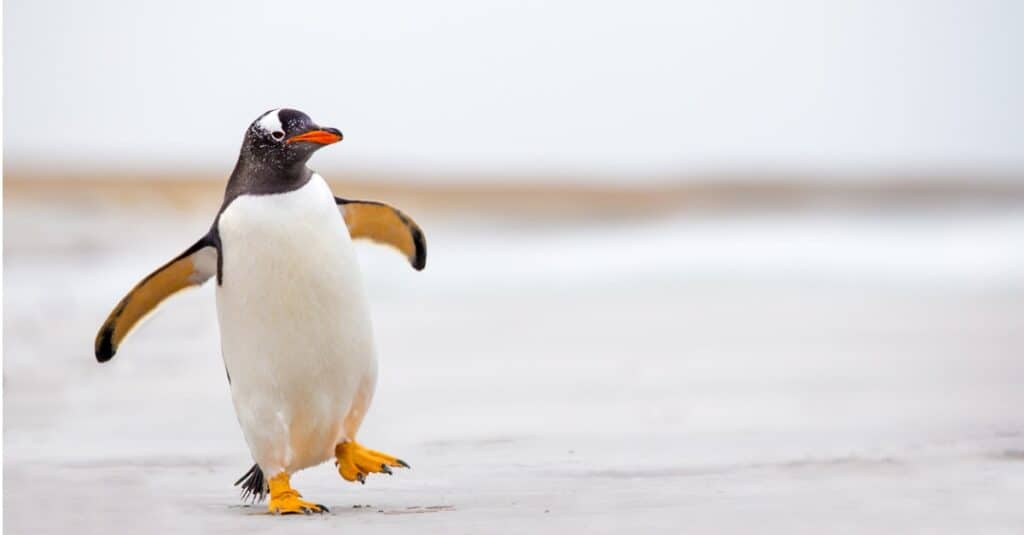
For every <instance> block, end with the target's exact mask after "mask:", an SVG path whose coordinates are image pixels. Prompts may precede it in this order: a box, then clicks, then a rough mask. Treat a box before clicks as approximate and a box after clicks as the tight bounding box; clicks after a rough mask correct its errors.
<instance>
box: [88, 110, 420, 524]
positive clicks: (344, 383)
mask: <svg viewBox="0 0 1024 535" xmlns="http://www.w3.org/2000/svg"><path fill="white" fill-rule="evenodd" d="M341 140H342V134H341V132H340V131H339V130H338V129H336V128H327V127H321V126H319V125H317V124H316V123H315V122H313V120H312V119H310V117H309V116H308V115H306V114H305V113H302V112H301V111H298V110H294V109H287V108H279V109H274V110H270V111H268V112H266V113H264V114H262V115H260V116H259V117H258V118H257V119H256V120H255V121H253V122H252V124H251V125H250V126H249V128H248V129H247V130H246V132H245V137H244V138H243V141H242V148H241V151H240V152H239V156H238V162H237V163H236V164H235V168H234V170H233V171H232V173H231V176H230V178H229V180H228V183H227V187H226V188H225V191H224V200H223V203H222V204H221V207H220V210H219V211H218V213H217V215H216V217H215V218H214V220H213V224H212V226H211V227H210V229H209V231H208V232H207V233H206V234H205V235H204V236H203V237H201V238H200V239H199V240H198V241H196V242H195V243H194V244H193V245H192V246H191V247H189V248H187V249H185V251H184V252H182V253H181V254H179V255H178V256H176V257H174V258H173V259H171V260H170V261H169V262H167V263H166V264H164V265H163V266H161V267H159V268H158V269H157V270H156V271H153V272H152V273H150V274H149V275H148V276H146V277H145V278H144V279H142V281H141V282H139V283H138V284H136V285H135V286H134V287H133V288H132V289H131V290H130V291H129V292H128V294H127V295H125V296H124V298H123V299H121V301H120V302H119V303H118V304H117V306H115V307H114V309H113V311H112V312H111V313H110V315H109V316H108V317H107V319H106V321H105V322H104V323H103V325H102V326H101V327H100V330H99V333H98V334H97V336H96V342H95V351H96V359H97V360H98V361H99V362H101V363H102V362H107V361H109V360H110V359H112V358H113V357H114V355H115V354H116V353H117V351H118V349H119V347H120V345H121V343H122V342H123V341H124V339H125V337H126V336H128V334H129V333H130V332H131V331H132V329H133V327H135V326H136V325H138V323H139V322H140V320H141V319H143V318H144V317H145V316H146V315H148V314H149V313H151V312H152V311H153V310H154V309H155V308H156V307H157V306H158V305H160V304H161V303H162V302H163V301H164V300H166V299H167V298H168V297H170V296H172V295H174V294H175V293H177V292H179V291H181V290H183V289H185V288H189V287H194V286H199V285H201V284H203V283H204V282H206V281H208V280H210V279H213V278H215V280H216V298H217V320H218V324H219V327H220V337H221V351H222V355H223V359H224V366H225V369H226V372H227V378H228V383H229V386H230V389H231V398H232V402H233V404H234V408H235V413H236V415H237V417H238V423H239V425H240V427H241V428H242V434H243V435H244V437H245V441H246V443H247V444H248V446H249V451H250V452H251V454H252V458H253V461H254V462H255V464H254V465H253V467H252V468H251V469H250V470H249V471H248V472H247V473H246V474H245V475H244V476H242V478H241V479H239V480H238V481H237V482H236V483H235V484H236V485H239V484H242V483H244V485H243V495H242V497H243V499H245V498H246V497H252V498H253V499H254V500H255V499H257V498H258V499H263V498H265V497H266V495H267V494H269V496H270V499H269V501H268V503H267V507H268V510H269V512H271V513H277V514H297V513H304V514H310V513H324V512H327V511H328V509H327V508H326V507H324V506H323V505H320V504H317V503H314V502H310V501H306V500H304V499H302V495H301V494H299V492H298V491H296V490H295V489H294V488H292V486H291V484H290V477H291V475H292V474H294V473H295V472H297V471H299V470H302V469H304V468H309V467H312V466H316V465H319V464H321V463H323V462H325V461H327V460H329V459H334V461H335V465H336V466H337V470H338V473H339V475H340V476H341V477H342V478H344V479H345V480H346V481H350V482H360V483H363V484H365V482H366V477H367V476H368V475H369V474H372V473H385V474H391V473H392V471H391V468H393V467H402V468H408V467H409V465H408V464H407V463H405V462H404V461H402V460H401V459H398V458H397V457H394V456H392V455H388V454H385V453H381V452H379V451H375V450H372V449H369V448H367V447H364V446H363V445H362V444H360V443H359V442H357V441H356V434H357V432H358V431H359V427H360V425H361V424H362V421H363V418H364V417H365V416H366V412H367V410H368V409H369V407H370V402H371V401H372V399H373V394H374V388H375V385H376V383H377V353H376V349H375V347H374V340H373V332H372V327H371V322H370V314H369V307H368V303H367V296H366V292H365V289H364V287H363V283H362V280H361V275H360V271H359V266H358V263H357V258H356V253H355V249H354V247H353V242H352V240H353V239H354V238H367V239H370V240H372V241H376V242H379V243H382V244H385V245H390V246H392V247H394V248H396V249H398V250H399V251H400V252H401V253H402V254H404V255H405V256H406V258H407V259H408V261H409V263H410V264H411V265H412V267H413V268H415V269H416V270H417V271H419V270H422V269H423V268H424V267H425V265H426V258H427V248H426V240H425V238H424V236H423V232H422V231H421V230H420V227H419V226H418V225H417V224H416V223H415V222H414V221H413V220H412V219H411V218H410V217H409V216H407V215H406V214H404V213H403V212H401V211H400V210H398V209H396V208H393V207H391V206H389V205H387V204H384V203H380V202H375V201H357V200H348V199H342V198H339V197H335V196H334V194H333V193H332V192H331V190H330V188H329V187H328V185H327V182H326V181H325V180H324V179H323V178H322V177H321V176H320V175H319V174H317V173H316V172H315V171H313V170H312V169H310V168H309V167H308V166H307V162H308V160H309V159H310V157H311V156H312V155H313V154H314V153H315V152H316V151H318V150H320V149H321V148H323V147H326V146H328V145H331V144H333V143H337V142H339V141H341Z"/></svg>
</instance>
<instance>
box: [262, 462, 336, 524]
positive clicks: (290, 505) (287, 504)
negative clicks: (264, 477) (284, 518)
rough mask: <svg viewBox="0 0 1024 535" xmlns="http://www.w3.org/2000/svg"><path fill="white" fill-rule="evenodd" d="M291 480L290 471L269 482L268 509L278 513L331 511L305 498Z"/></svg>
mask: <svg viewBox="0 0 1024 535" xmlns="http://www.w3.org/2000/svg"><path fill="white" fill-rule="evenodd" d="M289 480H290V478H289V476H288V472H281V473H280V474H278V475H276V476H274V477H273V478H272V479H271V480H270V481H269V482H268V484H269V486H270V503H268V504H267V510H268V511H270V512H271V513H272V514H276V515H297V514H304V515H309V514H313V513H329V512H330V510H329V509H327V508H326V507H324V506H323V505H320V504H318V503H313V502H307V501H306V500H303V499H302V495H301V494H299V491H297V490H295V489H293V488H292V486H291V483H290V482H289Z"/></svg>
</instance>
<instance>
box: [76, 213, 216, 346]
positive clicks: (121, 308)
mask: <svg viewBox="0 0 1024 535" xmlns="http://www.w3.org/2000/svg"><path fill="white" fill-rule="evenodd" d="M218 255H219V249H218V246H217V240H216V236H215V235H214V233H213V231H211V233H210V234H207V235H206V236H203V237H202V238H201V239H200V240H199V241H197V242H196V243H194V244H193V245H192V247H189V248H188V249H186V250H185V252H183V253H181V254H180V255H178V256H176V257H174V259H172V260H171V261H170V262H168V263H166V264H164V265H163V266H160V268H158V269H157V270H156V271H154V272H152V273H150V274H149V275H148V276H147V277H146V278H144V279H142V281H141V282H139V283H138V284H136V285H135V287H134V288H132V289H131V291H129V292H128V295H125V296H124V298H123V299H121V302H119V303H118V304H117V306H116V307H114V310H113V311H111V312H110V315H109V316H107V321H105V322H103V326H102V327H100V331H99V333H98V334H96V360H98V361H100V362H106V361H108V360H110V359H112V358H114V354H115V353H117V349H118V346H120V345H121V341H122V340H124V338H125V336H128V333H130V332H131V330H132V328H134V327H135V326H136V325H137V324H138V323H139V321H141V320H142V319H143V318H145V317H146V315H147V314H149V313H150V312H152V311H153V310H154V309H156V307H157V305H159V304H160V303H162V302H163V301H164V300H165V299H167V298H168V297H170V296H172V295H174V294H176V293H178V292H179V291H181V290H184V289H185V288H188V287H190V286H198V285H200V284H202V283H204V282H206V281H207V280H209V279H210V277H213V276H214V275H216V274H217V260H218V258H217V257H218Z"/></svg>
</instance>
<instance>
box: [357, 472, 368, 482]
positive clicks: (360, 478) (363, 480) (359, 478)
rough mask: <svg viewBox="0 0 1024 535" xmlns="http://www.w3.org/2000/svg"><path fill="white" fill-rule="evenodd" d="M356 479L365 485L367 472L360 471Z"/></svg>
mask: <svg viewBox="0 0 1024 535" xmlns="http://www.w3.org/2000/svg"><path fill="white" fill-rule="evenodd" d="M356 480H357V481H359V482H360V483H362V484H363V485H365V484H366V474H363V473H361V472H360V473H359V474H358V475H356Z"/></svg>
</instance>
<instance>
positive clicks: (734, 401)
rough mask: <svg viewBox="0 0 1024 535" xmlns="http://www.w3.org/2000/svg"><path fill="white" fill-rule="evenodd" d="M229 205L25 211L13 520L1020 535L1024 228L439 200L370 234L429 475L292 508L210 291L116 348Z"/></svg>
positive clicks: (11, 280)
mask: <svg viewBox="0 0 1024 535" xmlns="http://www.w3.org/2000/svg"><path fill="white" fill-rule="evenodd" d="M208 217H209V215H208V214H193V213H181V212H176V211H174V210H172V209H170V208H167V207H152V208H150V207H147V208H146V209H144V210H143V209H140V210H137V211H134V212H128V211H112V210H111V209H110V207H109V206H98V205H84V206H82V205H67V206H42V205H38V204H24V203H21V204H19V203H7V205H6V206H5V229H6V231H5V255H4V269H5V286H4V305H5V311H6V315H5V318H4V340H5V347H4V396H5V399H4V402H5V421H6V428H5V434H4V472H5V481H4V522H5V527H6V528H7V530H8V531H9V532H10V533H68V532H76V533H144V532H145V533H157V532H174V533H188V532H210V533H218V532H223V533H247V534H250V533H270V532H271V530H279V529H280V527H281V526H282V525H288V526H301V529H303V531H305V532H325V533H326V532H331V533H338V532H350V533H351V532H356V531H358V532H359V533H394V532H406V533H407V532H412V533H566V532H578V533H621V532H622V531H623V530H629V531H631V532H634V533H682V532H715V533H730V532H731V533H750V532H762V533H765V532H766V533H774V532H779V533H968V532H969V533H1021V532H1022V531H1024V498H1022V497H1024V409H1022V407H1024V354H1022V350H1024V246H1022V245H1021V244H1022V243H1024V242H1022V241H1021V236H1024V216H1022V215H1020V212H1019V211H1012V210H1009V211H988V210H961V211H953V210H940V211H921V212H919V213H914V214H909V215H908V214H903V215H900V216H892V215H886V214H884V213H881V214H879V213H876V214H865V213H860V214H845V215H844V214H836V213H832V214H822V213H773V214H754V215H749V214H748V215H742V216H740V215H735V216H730V215H728V214H719V215H705V216H690V217H682V216H680V217H677V218H672V219H668V220H659V221H646V222H639V221H620V222H617V223H600V224H596V223H593V222H590V223H586V224H584V223H581V224H579V225H575V226H573V225H564V224H563V225H559V226H548V225H546V224H544V223H543V222H532V223H529V224H527V223H525V222H519V223H517V224H510V223H509V222H508V221H489V220H479V221H473V222H472V223H473V224H472V225H467V224H466V222H465V221H462V222H458V221H452V220H449V219H447V218H445V217H444V216H443V215H441V214H424V215H423V216H421V217H420V219H421V223H422V224H423V226H424V228H425V229H426V231H427V236H428V240H429V245H430V256H429V260H428V266H427V270H426V271H425V272H423V273H415V272H413V271H412V270H411V269H409V268H408V266H407V265H406V264H405V263H404V261H403V259H402V258H401V257H400V256H398V255H397V254H395V253H392V252H391V251H388V250H384V249H381V248H377V247H374V246H363V247H361V251H362V253H363V260H364V271H365V272H366V273H365V275H366V278H367V280H368V285H369V288H370V293H371V297H372V300H373V305H374V310H373V312H374V316H375V317H374V320H375V326H376V331H377V334H378V339H379V347H380V352H381V365H382V369H381V375H380V377H381V380H380V385H379V387H378V391H377V397H376V400H375V404H374V407H373V409H372V411H371V413H370V414H369V416H368V418H367V420H366V423H365V425H364V427H363V430H362V432H361V439H362V441H363V442H364V443H365V444H367V445H368V446H370V447H373V448H376V449H380V450H383V451H387V452H390V453H394V454H397V455H399V456H400V457H402V458H403V459H405V460H407V461H409V462H410V464H412V466H413V469H412V470H408V471H399V472H397V473H396V474H395V475H394V476H391V477H388V476H378V477H371V478H370V480H369V481H368V483H367V484H366V485H365V486H358V485H353V484H351V483H347V482H345V481H343V480H342V479H341V478H340V477H338V475H337V474H336V472H335V471H334V467H333V466H331V465H324V466H321V467H318V468H315V469H310V470H308V471H305V472H302V473H300V474H299V475H298V476H296V477H295V478H294V480H293V482H294V484H295V485H296V487H297V488H298V489H300V490H301V491H302V492H303V494H304V495H305V496H306V497H307V498H309V499H311V500H314V501H317V502H320V503H324V504H326V505H328V506H329V507H330V508H331V513H330V514H329V515H325V516H322V517H308V518H305V517H303V518H277V517H271V516H267V515H265V514H263V513H264V511H265V509H264V506H263V505H256V506H248V505H243V504H241V503H240V502H239V500H238V492H237V489H235V488H233V487H232V486H231V483H232V482H233V481H234V480H235V479H236V478H237V477H238V476H240V475H241V474H242V473H243V472H245V470H247V469H248V467H249V465H250V464H251V459H250V457H249V455H248V452H247V450H246V447H245V444H244V442H243V440H242V437H241V433H240V432H239V430H238V427H237V424H236V422H235V417H234V414H233V410H232V407H231V403H230V398H229V394H228V387H227V382H226V380H225V377H224V370H223V366H222V364H221V359H220V355H219V342H218V337H217V327H216V318H215V308H214V300H213V289H212V287H204V288H202V289H200V290H197V291H192V292H189V293H187V294H184V295H181V296H179V297H178V298H176V299H174V300H173V301H172V302H170V303H169V304H168V306H166V307H165V308H163V309H162V311H161V312H160V313H159V314H157V315H155V317H153V318H152V319H151V320H150V321H149V322H148V323H147V324H146V325H144V326H143V327H142V328H141V329H140V330H139V331H138V332H136V333H135V334H134V335H133V337H131V338H130V339H129V340H128V341H127V342H126V343H125V345H124V346H123V347H122V351H121V352H120V353H119V354H118V356H117V358H115V359H114V360H113V361H112V362H110V363H108V364H105V365H99V364H97V363H96V362H95V361H94V359H93V356H92V343H93V337H94V335H95V330H96V328H97V327H98V326H99V324H100V322H101V321H102V319H103V318H104V317H105V315H106V314H107V312H108V311H109V309H110V308H111V307H112V306H113V305H114V303H115V302H116V301H117V300H118V299H119V298H120V297H121V295H122V294H123V292H124V291H125V290H126V289H127V288H128V287H130V286H131V285H132V284H134V282H135V281H136V280H137V279H138V278H140V277H141V276H142V275H144V274H145V273H147V272H148V271H149V270H150V269H152V268H153V267H155V266H157V265H159V264H161V263H162V262H164V261H165V260H166V259H167V258H169V257H171V256H172V255H174V254H176V253H177V252H179V251H180V250H181V249H183V248H184V247H186V246H187V245H189V244H190V243H191V241H192V240H193V239H194V238H195V237H196V236H198V235H199V234H201V233H202V232H203V230H204V229H205V227H206V225H207V224H208Z"/></svg>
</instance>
